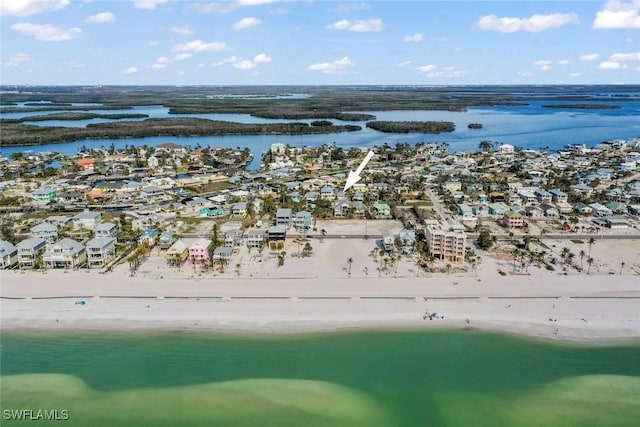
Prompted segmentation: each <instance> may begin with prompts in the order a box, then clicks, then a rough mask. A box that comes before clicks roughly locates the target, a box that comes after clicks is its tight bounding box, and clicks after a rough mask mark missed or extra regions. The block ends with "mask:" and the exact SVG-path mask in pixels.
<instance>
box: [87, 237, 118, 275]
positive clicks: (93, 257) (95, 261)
mask: <svg viewBox="0 0 640 427" xmlns="http://www.w3.org/2000/svg"><path fill="white" fill-rule="evenodd" d="M86 246H87V259H88V261H89V267H91V268H96V267H104V266H106V265H107V263H108V262H109V261H110V260H111V259H112V258H113V257H114V256H115V253H116V240H115V239H114V238H113V237H94V238H93V239H91V240H89V241H88V242H87V245H86Z"/></svg>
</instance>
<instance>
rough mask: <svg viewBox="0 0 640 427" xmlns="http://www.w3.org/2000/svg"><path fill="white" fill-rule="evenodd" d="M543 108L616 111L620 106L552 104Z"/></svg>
mask: <svg viewBox="0 0 640 427" xmlns="http://www.w3.org/2000/svg"><path fill="white" fill-rule="evenodd" d="M541 107H542V108H562V109H565V108H574V109H579V110H615V109H616V108H620V106H619V105H613V104H550V105H541Z"/></svg>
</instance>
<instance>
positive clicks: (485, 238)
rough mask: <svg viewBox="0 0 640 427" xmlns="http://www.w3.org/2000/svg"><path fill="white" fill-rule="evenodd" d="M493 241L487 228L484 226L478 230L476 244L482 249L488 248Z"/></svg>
mask: <svg viewBox="0 0 640 427" xmlns="http://www.w3.org/2000/svg"><path fill="white" fill-rule="evenodd" d="M493 241H494V240H493V236H492V235H491V232H490V231H489V230H487V229H486V228H485V229H483V230H482V231H480V234H479V235H478V246H480V247H481V248H482V249H489V248H491V246H493Z"/></svg>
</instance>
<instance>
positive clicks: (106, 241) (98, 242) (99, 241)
mask: <svg viewBox="0 0 640 427" xmlns="http://www.w3.org/2000/svg"><path fill="white" fill-rule="evenodd" d="M113 242H114V240H113V237H107V236H103V237H94V238H93V239H91V240H89V241H88V242H87V247H88V248H100V249H102V248H104V247H105V246H107V245H110V244H111V243H113Z"/></svg>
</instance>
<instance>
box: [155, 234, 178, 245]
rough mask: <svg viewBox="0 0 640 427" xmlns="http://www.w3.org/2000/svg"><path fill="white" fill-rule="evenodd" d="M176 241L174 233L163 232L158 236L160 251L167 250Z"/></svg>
mask: <svg viewBox="0 0 640 427" xmlns="http://www.w3.org/2000/svg"><path fill="white" fill-rule="evenodd" d="M177 240H178V238H177V237H176V235H175V234H174V233H172V232H170V231H165V232H163V233H162V234H161V235H160V238H159V239H158V245H159V246H160V249H169V248H170V247H171V245H173V244H174V243H175V242H176V241H177Z"/></svg>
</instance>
